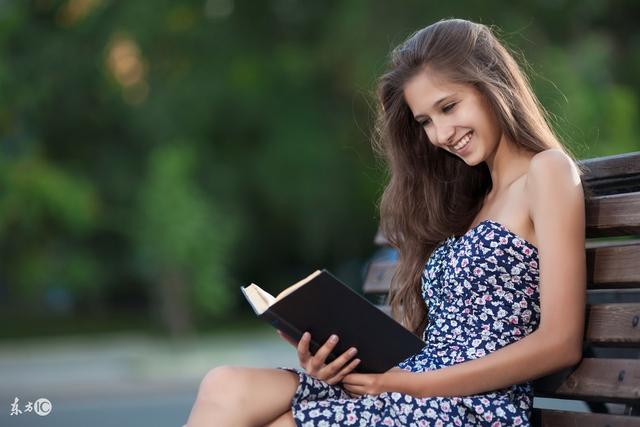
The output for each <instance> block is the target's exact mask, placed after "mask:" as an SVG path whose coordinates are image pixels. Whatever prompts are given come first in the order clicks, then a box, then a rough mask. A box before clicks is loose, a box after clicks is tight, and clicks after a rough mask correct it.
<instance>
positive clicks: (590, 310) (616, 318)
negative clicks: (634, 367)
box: [585, 303, 640, 347]
mask: <svg viewBox="0 0 640 427" xmlns="http://www.w3.org/2000/svg"><path fill="white" fill-rule="evenodd" d="M586 322H587V327H586V328H585V341H588V342H589V343H591V344H594V345H599V346H615V347H640V304H635V303H619V304H593V305H588V306H587V318H586Z"/></svg>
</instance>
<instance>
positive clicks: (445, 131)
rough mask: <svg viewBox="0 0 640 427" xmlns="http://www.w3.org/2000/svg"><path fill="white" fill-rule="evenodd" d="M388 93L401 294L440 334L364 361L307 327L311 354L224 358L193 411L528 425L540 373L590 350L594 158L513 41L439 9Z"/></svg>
mask: <svg viewBox="0 0 640 427" xmlns="http://www.w3.org/2000/svg"><path fill="white" fill-rule="evenodd" d="M378 97H379V104H380V111H379V116H378V122H377V128H376V129H377V131H378V134H377V137H376V138H375V143H374V147H375V149H376V150H377V152H379V153H380V154H382V155H383V156H384V158H385V159H386V161H387V163H388V167H389V170H390V181H389V183H388V185H387V187H386V189H385V192H384V194H383V196H382V199H381V202H380V213H381V228H382V231H383V233H384V235H385V236H386V238H387V239H388V240H389V242H390V243H391V245H392V246H394V247H395V248H397V249H398V250H399V253H400V259H399V262H398V264H397V268H396V272H395V275H394V278H393V281H392V283H391V288H390V293H389V303H390V304H391V306H392V314H393V316H394V318H396V319H398V320H400V321H401V322H402V323H403V325H405V327H407V328H408V329H410V330H411V331H413V332H414V333H416V334H417V335H420V336H422V337H423V339H424V340H425V342H426V343H427V345H426V346H425V347H424V349H423V350H422V351H421V352H420V353H418V354H415V355H413V356H411V357H409V358H408V359H406V360H404V361H402V362H401V363H399V365H398V366H396V367H395V368H393V369H391V370H389V371H388V372H385V373H383V374H359V373H352V372H351V371H352V370H353V368H354V367H355V366H357V363H358V360H357V358H354V357H355V356H354V354H350V353H345V354H343V355H341V356H340V357H339V358H337V359H336V360H335V361H333V362H332V363H330V364H325V358H326V356H327V354H328V353H329V351H330V350H331V348H332V347H333V346H334V345H335V343H334V342H332V341H327V343H325V344H324V345H323V346H322V347H321V349H320V350H318V351H317V352H316V354H315V355H313V356H312V355H311V354H310V353H309V347H308V343H309V336H308V335H307V336H305V337H304V338H303V339H301V340H300V342H299V343H294V344H295V345H297V347H298V354H299V358H300V365H301V367H302V368H303V369H299V368H285V367H283V368H278V369H258V368H242V367H231V366H225V367H218V368H216V369H213V370H212V371H211V372H209V373H208V374H207V375H206V377H205V378H204V380H203V381H202V384H201V386H200V390H199V393H198V397H197V400H196V402H195V404H194V406H193V410H192V412H191V416H190V418H189V421H188V425H189V426H190V427H196V426H213V425H215V426H263V425H268V426H296V425H297V426H343V425H357V426H363V425H366V426H414V425H415V426H443V425H454V426H468V425H486V426H512V425H528V424H529V416H530V412H531V406H532V400H533V396H532V390H531V384H530V380H532V379H534V378H537V377H540V376H543V375H545V374H549V373H551V372H553V371H556V370H559V369H561V368H564V367H567V366H571V365H574V364H576V363H577V362H578V361H579V360H580V358H581V348H582V347H581V343H582V337H583V322H584V308H585V282H586V267H585V251H584V247H585V246H584V245H585V236H584V230H585V219H584V194H583V190H582V187H581V180H580V176H581V174H582V171H581V170H580V169H579V167H578V165H577V163H576V162H575V160H574V158H573V157H572V156H571V155H570V154H568V153H567V151H566V149H564V148H563V146H562V145H561V144H560V143H559V142H558V139H557V137H556V136H555V135H554V132H553V131H552V129H551V128H550V126H549V124H548V122H547V120H546V115H545V111H544V109H543V107H542V106H541V105H540V103H539V102H538V100H537V99H536V97H535V95H534V94H533V93H532V90H531V88H530V85H529V83H528V81H527V79H526V77H525V75H524V73H523V72H522V71H521V70H520V68H519V67H518V65H517V63H516V62H515V61H514V59H513V57H512V56H511V55H510V53H509V52H508V51H507V49H506V48H505V47H504V46H503V45H502V44H501V43H500V42H499V41H498V39H497V38H496V36H495V35H494V34H493V33H492V31H491V29H490V28H488V27H486V26H484V25H481V24H477V23H473V22H469V21H465V20H460V19H450V20H442V21H439V22H436V23H434V24H433V25H430V26H428V27H426V28H424V29H422V30H420V31H418V32H416V33H415V34H414V35H412V36H411V37H410V38H409V39H408V40H406V41H405V42H404V43H403V44H402V45H400V46H399V47H397V48H396V49H395V50H394V51H393V52H392V57H391V65H390V69H389V71H388V72H387V73H386V74H384V75H383V76H382V77H381V78H380V81H379V87H378Z"/></svg>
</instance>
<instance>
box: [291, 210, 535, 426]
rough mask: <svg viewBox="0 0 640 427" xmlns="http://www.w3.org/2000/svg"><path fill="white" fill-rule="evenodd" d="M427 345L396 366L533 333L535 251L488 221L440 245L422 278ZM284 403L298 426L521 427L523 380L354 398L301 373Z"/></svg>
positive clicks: (440, 360) (457, 357)
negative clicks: (460, 392)
mask: <svg viewBox="0 0 640 427" xmlns="http://www.w3.org/2000/svg"><path fill="white" fill-rule="evenodd" d="M421 284H422V296H423V298H424V299H425V301H428V304H429V322H428V325H427V327H426V328H425V330H424V333H423V337H422V338H423V340H424V341H425V342H426V346H425V347H424V348H423V349H422V350H421V351H420V352H419V353H417V354H415V355H413V356H410V357H408V358H407V359H405V360H404V361H402V362H400V363H399V364H398V365H397V367H399V368H401V369H404V370H407V371H410V372H423V371H430V370H435V369H440V368H443V367H446V366H451V365H454V364H456V363H461V362H465V361H467V360H471V359H476V358H480V357H482V356H485V355H487V354H489V353H491V352H493V351H495V350H498V349H499V348H501V347H504V346H506V345H508V344H511V343H513V342H515V341H518V340H519V339H521V338H523V337H524V336H526V335H528V334H530V333H531V332H533V331H534V330H535V329H536V328H537V326H538V323H539V320H540V305H539V301H540V296H539V289H538V284H539V268H538V250H537V248H536V247H535V246H534V245H533V244H531V243H530V242H528V241H526V240H524V239H523V238H521V237H520V236H518V235H517V234H515V233H513V232H511V231H510V230H509V229H507V228H506V227H505V226H503V225H502V224H500V223H498V222H496V221H493V220H484V221H482V222H480V223H479V224H478V225H476V226H475V227H473V228H472V229H470V230H469V231H468V232H467V233H465V234H464V235H462V236H459V237H456V236H452V237H449V238H448V239H446V240H444V241H443V242H441V243H440V244H439V245H438V246H437V247H436V248H435V249H434V251H433V253H432V254H431V256H430V257H429V260H428V261H427V262H426V265H425V268H424V271H423V273H422V276H421ZM279 369H286V370H289V371H292V372H295V373H297V374H298V375H299V377H300V382H299V385H298V388H297V390H296V392H295V395H294V396H293V399H292V402H291V408H292V413H293V416H294V419H295V422H296V424H297V425H298V426H302V427H312V426H318V427H320V426H322V427H332V426H367V427H368V426H421V427H422V426H424V427H426V426H491V427H497V426H528V425H530V424H529V417H530V414H531V406H532V402H533V393H532V388H531V383H530V382H525V383H522V384H516V385H513V386H510V387H505V388H502V389H499V390H493V391H490V392H486V393H480V394H474V395H468V396H460V397H457V396H456V397H440V396H435V397H422V398H418V397H414V396H411V395H408V394H403V393H398V392H385V393H381V394H378V395H369V394H365V395H363V396H360V397H356V398H353V397H351V396H349V395H348V394H347V393H346V392H345V391H344V390H343V389H342V388H341V387H339V386H338V385H329V384H327V383H325V382H323V381H320V380H318V379H316V378H314V377H312V376H310V375H308V374H306V373H305V372H304V371H303V370H302V369H300V368H287V367H280V368H279Z"/></svg>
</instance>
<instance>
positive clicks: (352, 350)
mask: <svg viewBox="0 0 640 427" xmlns="http://www.w3.org/2000/svg"><path fill="white" fill-rule="evenodd" d="M357 352H358V350H356V349H355V348H352V349H351V350H349V354H356V353H357Z"/></svg>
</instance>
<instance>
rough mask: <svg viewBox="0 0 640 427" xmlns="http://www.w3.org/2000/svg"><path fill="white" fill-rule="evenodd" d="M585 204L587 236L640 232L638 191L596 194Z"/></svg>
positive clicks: (639, 199)
mask: <svg viewBox="0 0 640 427" xmlns="http://www.w3.org/2000/svg"><path fill="white" fill-rule="evenodd" d="M585 205H586V210H585V215H586V226H587V227H586V236H587V238H590V237H602V236H624V235H633V234H640V192H633V193H626V194H612V195H606V196H596V197H592V198H590V199H586V200H585Z"/></svg>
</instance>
